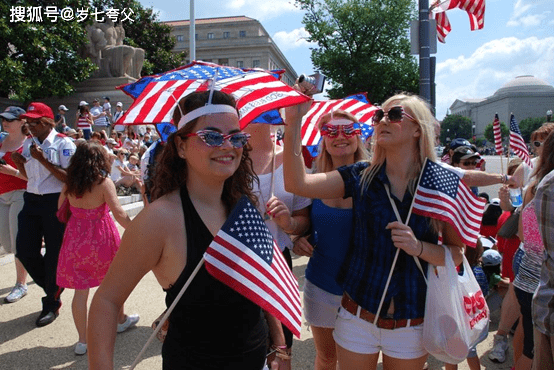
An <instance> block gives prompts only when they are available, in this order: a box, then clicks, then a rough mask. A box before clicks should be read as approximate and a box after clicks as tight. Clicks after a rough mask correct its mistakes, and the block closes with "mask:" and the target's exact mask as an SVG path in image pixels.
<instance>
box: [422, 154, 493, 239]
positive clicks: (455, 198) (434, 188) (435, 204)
mask: <svg viewBox="0 0 554 370" xmlns="http://www.w3.org/2000/svg"><path fill="white" fill-rule="evenodd" d="M485 204H486V202H485V200H484V199H482V198H478V197H476V196H475V195H474V194H473V193H472V192H471V191H470V190H469V188H468V187H467V186H466V185H465V184H464V183H463V182H462V180H461V179H460V177H459V176H458V175H457V174H455V173H454V172H453V171H450V170H449V169H447V168H445V167H443V166H441V165H440V164H437V163H435V162H433V161H430V160H429V159H427V160H426V161H425V165H424V166H423V171H422V173H421V178H420V180H419V184H418V186H417V189H416V193H415V196H414V201H413V212H414V213H416V214H419V215H422V216H427V217H431V218H436V219H439V220H442V221H445V222H448V223H449V224H451V225H452V226H453V227H454V229H455V230H456V231H457V233H458V235H459V236H460V238H461V239H462V241H463V242H464V243H465V244H466V245H469V246H472V247H475V246H476V243H477V238H478V237H479V230H480V228H481V219H482V217H483V212H484V210H485Z"/></svg>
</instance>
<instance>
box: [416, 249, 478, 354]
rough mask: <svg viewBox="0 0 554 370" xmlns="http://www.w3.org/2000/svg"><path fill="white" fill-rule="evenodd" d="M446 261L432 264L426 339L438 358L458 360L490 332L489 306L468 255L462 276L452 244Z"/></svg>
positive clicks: (428, 293) (427, 305)
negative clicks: (459, 272)
mask: <svg viewBox="0 0 554 370" xmlns="http://www.w3.org/2000/svg"><path fill="white" fill-rule="evenodd" d="M445 264H446V266H433V265H431V264H429V267H428V273H427V281H428V283H427V298H426V303H425V324H424V325H423V343H424V346H425V349H426V350H427V351H428V352H429V353H430V354H431V355H433V356H434V357H435V358H437V359H438V360H440V361H443V362H447V363H450V364H457V363H460V362H462V361H463V360H465V359H466V357H467V355H468V353H469V350H470V349H471V348H472V347H473V346H475V345H476V344H477V343H478V342H479V340H480V339H481V338H480V336H481V335H482V333H483V332H484V331H485V332H488V325H489V307H488V306H487V302H486V301H485V297H484V296H483V292H482V291H481V289H480V288H479V284H478V283H477V280H475V277H474V276H473V273H472V272H471V267H470V266H469V263H468V262H467V260H466V258H465V256H464V262H463V266H464V273H463V275H462V276H460V275H458V272H457V271H456V267H455V266H454V262H453V260H452V253H451V252H450V249H449V248H448V247H445Z"/></svg>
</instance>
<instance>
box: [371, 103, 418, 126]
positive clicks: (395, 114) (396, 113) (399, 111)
mask: <svg viewBox="0 0 554 370" xmlns="http://www.w3.org/2000/svg"><path fill="white" fill-rule="evenodd" d="M385 116H387V117H388V118H389V121H390V122H400V121H402V117H408V119H410V120H412V121H414V122H417V120H416V119H415V118H414V117H412V116H410V115H409V114H408V113H406V112H404V108H403V107H402V106H401V105H396V106H394V107H392V108H391V109H389V110H388V112H385V111H384V110H383V109H379V110H377V111H376V112H375V114H374V115H373V118H372V120H373V124H374V125H376V124H378V123H379V122H381V120H382V119H383V117H385Z"/></svg>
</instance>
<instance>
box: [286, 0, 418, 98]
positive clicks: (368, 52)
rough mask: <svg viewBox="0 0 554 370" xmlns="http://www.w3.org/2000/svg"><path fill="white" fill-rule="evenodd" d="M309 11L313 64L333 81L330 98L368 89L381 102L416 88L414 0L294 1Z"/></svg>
mask: <svg viewBox="0 0 554 370" xmlns="http://www.w3.org/2000/svg"><path fill="white" fill-rule="evenodd" d="M295 4H296V6H297V7H299V8H301V9H302V10H304V11H306V14H305V15H304V18H303V21H302V22H303V23H304V25H305V27H306V31H307V32H308V33H309V35H310V36H309V37H308V41H311V42H315V43H317V46H316V47H314V48H312V51H311V57H312V62H313V64H314V66H315V67H316V68H317V69H318V70H320V71H321V72H322V73H323V74H325V75H326V76H327V77H328V79H329V82H330V83H331V86H332V87H331V89H329V90H328V94H329V96H330V97H331V98H334V99H335V98H343V97H345V96H347V95H349V94H353V93H357V92H362V91H366V92H367V93H368V98H369V99H370V101H371V102H373V103H377V102H379V103H382V102H384V101H385V100H386V99H387V98H388V97H390V96H392V95H394V94H395V93H396V92H398V91H407V92H413V93H417V92H418V90H419V73H418V66H417V63H416V60H415V58H414V57H413V56H412V55H410V41H409V39H408V29H409V27H410V19H414V18H415V8H414V6H413V1H412V0H296V3H295Z"/></svg>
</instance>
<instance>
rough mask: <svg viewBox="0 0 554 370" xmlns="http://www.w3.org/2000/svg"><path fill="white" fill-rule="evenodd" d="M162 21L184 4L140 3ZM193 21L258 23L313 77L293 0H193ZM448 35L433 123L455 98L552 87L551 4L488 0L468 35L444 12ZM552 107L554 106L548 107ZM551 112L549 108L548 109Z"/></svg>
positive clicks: (460, 17) (462, 16) (185, 12)
mask: <svg viewBox="0 0 554 370" xmlns="http://www.w3.org/2000/svg"><path fill="white" fill-rule="evenodd" d="M140 1H141V3H142V4H143V5H144V6H147V7H154V9H155V10H157V11H159V13H160V14H159V16H160V19H161V20H162V21H168V20H181V19H189V9H190V8H189V7H190V5H189V2H188V1H176V0H156V1H154V0H140ZM195 13H196V18H209V17H223V16H237V15H244V16H247V17H251V18H255V19H257V20H259V21H260V22H261V23H262V25H263V26H264V28H265V29H266V30H267V32H268V33H269V34H270V35H271V37H272V38H273V40H274V41H275V42H276V43H277V45H278V46H279V48H280V49H281V51H282V52H283V53H284V54H285V56H286V57H287V59H288V60H289V62H290V63H291V65H292V66H293V68H294V69H295V71H296V73H298V74H300V73H312V72H314V67H313V65H312V62H311V59H310V50H309V47H310V44H309V43H307V42H306V40H305V39H304V38H303V37H305V36H306V35H307V34H306V31H305V30H304V27H303V24H302V16H303V12H302V11H301V10H300V9H298V8H296V7H295V6H294V1H292V0H270V1H259V0H225V1H221V0H196V2H195ZM447 14H448V17H449V20H450V23H451V25H452V32H451V33H450V34H449V35H448V36H447V37H446V43H445V44H441V43H439V45H438V48H437V49H438V50H437V54H436V55H435V56H436V57H437V72H436V79H435V82H436V84H437V88H436V91H437V118H439V119H442V118H443V117H444V116H445V114H446V110H447V108H448V107H450V105H451V104H452V103H453V102H454V101H455V100H456V99H465V98H469V99H479V98H485V97H487V96H490V95H492V94H493V93H494V92H495V91H496V90H498V89H499V88H500V87H502V86H503V85H504V84H505V83H507V82H508V81H510V80H512V79H513V78H515V77H516V76H521V75H534V76H535V77H537V78H539V79H541V80H544V81H546V82H547V83H549V84H551V85H554V1H553V0H487V3H486V12H485V27H484V29H482V30H479V31H470V29H469V20H468V17H467V13H465V12H464V11H462V10H459V9H452V10H449V11H448V12H447ZM553 105H554V103H553ZM553 109H554V106H553Z"/></svg>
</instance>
